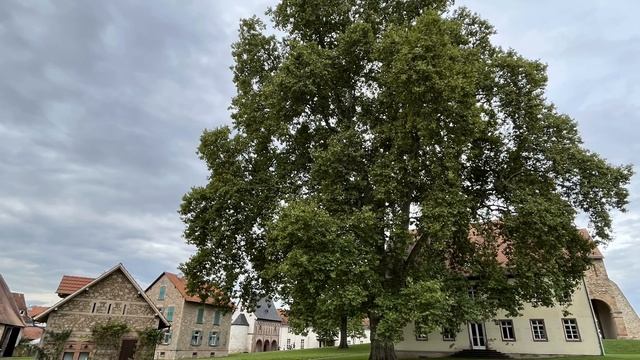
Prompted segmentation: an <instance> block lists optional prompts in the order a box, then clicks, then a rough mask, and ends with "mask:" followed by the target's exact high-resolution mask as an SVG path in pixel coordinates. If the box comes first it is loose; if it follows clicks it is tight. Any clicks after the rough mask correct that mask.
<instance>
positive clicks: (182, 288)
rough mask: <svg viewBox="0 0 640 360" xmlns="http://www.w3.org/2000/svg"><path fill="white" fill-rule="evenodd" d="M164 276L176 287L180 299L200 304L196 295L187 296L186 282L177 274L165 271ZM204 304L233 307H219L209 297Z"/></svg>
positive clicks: (230, 305) (199, 299) (200, 300)
mask: <svg viewBox="0 0 640 360" xmlns="http://www.w3.org/2000/svg"><path fill="white" fill-rule="evenodd" d="M164 275H165V276H166V277H167V279H169V281H171V283H172V284H173V286H175V287H176V289H177V290H178V292H179V293H180V295H182V298H183V299H184V300H185V301H188V302H194V303H202V299H201V298H200V296H198V295H189V294H188V293H187V280H186V279H185V278H184V277H182V276H178V275H177V274H173V273H170V272H166V271H165V272H164ZM161 277H162V276H161ZM156 281H157V280H156ZM154 283H155V281H154ZM152 285H153V284H152ZM205 304H209V305H214V306H222V307H232V306H233V305H232V304H222V305H221V304H219V303H218V302H217V300H216V299H214V298H210V297H209V298H207V301H205Z"/></svg>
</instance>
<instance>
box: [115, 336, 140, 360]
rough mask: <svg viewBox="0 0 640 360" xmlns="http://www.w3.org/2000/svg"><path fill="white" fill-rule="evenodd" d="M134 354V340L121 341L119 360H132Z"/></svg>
mask: <svg viewBox="0 0 640 360" xmlns="http://www.w3.org/2000/svg"><path fill="white" fill-rule="evenodd" d="M135 352H136V339H125V340H122V347H120V357H119V360H130V359H133V355H134V354H135Z"/></svg>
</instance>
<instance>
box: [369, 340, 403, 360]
mask: <svg viewBox="0 0 640 360" xmlns="http://www.w3.org/2000/svg"><path fill="white" fill-rule="evenodd" d="M397 359H398V358H397V357H396V350H395V348H394V347H393V342H389V341H381V340H377V339H375V340H373V342H372V343H371V352H370V353H369V360H397Z"/></svg>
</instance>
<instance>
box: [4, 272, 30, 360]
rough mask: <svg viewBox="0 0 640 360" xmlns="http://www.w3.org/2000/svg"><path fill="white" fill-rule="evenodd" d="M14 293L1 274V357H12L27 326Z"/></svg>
mask: <svg viewBox="0 0 640 360" xmlns="http://www.w3.org/2000/svg"><path fill="white" fill-rule="evenodd" d="M25 325H26V324H25V322H24V320H23V319H22V316H21V314H20V309H19V308H18V305H17V304H16V301H15V298H14V295H13V294H12V293H11V291H10V290H9V286H8V285H7V283H6V282H5V281H4V278H2V275H0V357H10V356H12V355H13V350H14V349H15V347H16V345H17V344H18V342H19V341H20V334H21V332H22V329H23V328H24V327H25Z"/></svg>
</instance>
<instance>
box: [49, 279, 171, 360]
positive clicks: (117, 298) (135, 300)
mask: <svg viewBox="0 0 640 360" xmlns="http://www.w3.org/2000/svg"><path fill="white" fill-rule="evenodd" d="M94 304H95V310H93V309H94ZM109 304H111V307H109ZM109 321H118V322H124V323H126V324H127V325H128V326H129V328H130V329H131V331H130V332H129V333H128V334H126V335H125V336H124V338H130V339H134V338H137V336H138V334H137V331H140V330H143V329H146V328H154V329H155V328H158V325H159V319H158V318H157V316H156V314H155V312H154V311H153V309H152V308H151V306H149V304H148V303H147V302H146V301H145V300H144V298H143V297H142V296H141V295H140V294H138V290H137V289H136V288H135V286H133V284H131V282H130V281H129V279H128V278H127V277H126V276H125V275H124V273H122V271H120V270H116V271H115V272H113V273H112V274H110V275H109V276H107V277H106V278H104V279H103V280H102V281H100V282H98V283H97V284H95V285H93V286H92V287H90V288H89V289H88V290H87V291H85V292H83V293H81V294H78V295H77V296H76V297H74V298H73V299H71V300H69V301H68V302H66V303H64V304H62V305H61V306H60V307H58V308H57V310H54V311H53V312H52V313H51V314H49V318H48V319H47V327H46V330H45V336H44V338H45V339H46V334H47V332H52V331H53V332H61V331H64V330H71V335H70V337H69V339H68V341H67V345H66V346H65V348H68V349H70V350H73V349H75V348H78V347H82V348H85V346H86V349H91V352H92V359H95V360H100V358H101V356H99V354H96V352H95V349H94V346H93V341H92V339H91V329H92V328H93V327H94V326H95V325H96V324H104V323H107V322H109ZM52 345H53V344H51V343H48V342H47V341H46V340H45V342H44V343H43V346H44V347H45V348H47V347H50V346H52Z"/></svg>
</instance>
